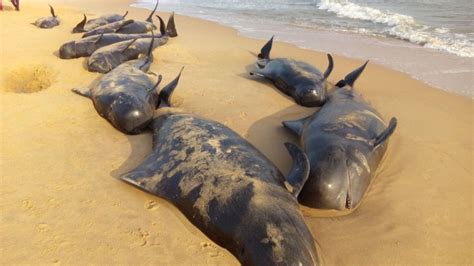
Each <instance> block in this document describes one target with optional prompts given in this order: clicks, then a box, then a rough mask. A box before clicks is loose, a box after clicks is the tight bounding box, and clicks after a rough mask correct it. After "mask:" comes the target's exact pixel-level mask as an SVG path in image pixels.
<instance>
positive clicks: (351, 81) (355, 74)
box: [336, 61, 369, 88]
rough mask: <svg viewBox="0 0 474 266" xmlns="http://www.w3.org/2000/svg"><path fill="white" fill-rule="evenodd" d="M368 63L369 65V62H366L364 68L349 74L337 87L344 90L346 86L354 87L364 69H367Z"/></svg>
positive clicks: (361, 67)
mask: <svg viewBox="0 0 474 266" xmlns="http://www.w3.org/2000/svg"><path fill="white" fill-rule="evenodd" d="M368 63H369V61H366V62H365V63H364V64H363V65H362V66H360V67H359V68H357V69H356V70H354V71H352V72H351V73H349V74H347V76H345V77H344V79H343V80H340V81H339V82H338V83H337V84H336V87H339V88H342V87H344V86H346V85H349V86H351V87H354V83H355V82H356V81H357V79H358V78H359V76H360V74H362V72H364V69H365V67H366V66H367V64H368Z"/></svg>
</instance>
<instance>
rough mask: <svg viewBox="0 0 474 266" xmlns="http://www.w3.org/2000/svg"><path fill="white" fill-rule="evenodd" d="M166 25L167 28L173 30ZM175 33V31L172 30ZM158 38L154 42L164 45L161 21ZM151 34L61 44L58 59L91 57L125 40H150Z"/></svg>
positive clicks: (103, 36) (111, 35)
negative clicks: (108, 46)
mask: <svg viewBox="0 0 474 266" xmlns="http://www.w3.org/2000/svg"><path fill="white" fill-rule="evenodd" d="M173 27H174V23H173V25H172V26H170V25H168V26H167V28H173ZM174 31H175V32H176V30H174ZM160 32H161V35H160V36H156V37H155V38H156V39H160V40H155V41H156V42H158V43H160V45H163V44H165V43H166V42H167V41H168V36H169V34H167V32H169V31H167V30H166V29H165V26H164V25H163V21H162V20H160ZM151 36H152V35H151V33H142V34H119V33H105V34H104V33H103V34H101V35H94V36H90V37H87V38H82V39H79V40H77V41H71V42H68V43H65V44H63V45H62V46H61V47H60V48H59V57H60V58H62V59H71V58H78V57H87V56H91V55H92V54H93V53H94V52H95V51H96V50H98V49H99V48H102V47H105V46H107V45H110V44H114V43H118V42H123V41H127V40H133V39H140V38H151Z"/></svg>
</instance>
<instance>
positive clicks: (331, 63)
mask: <svg viewBox="0 0 474 266" xmlns="http://www.w3.org/2000/svg"><path fill="white" fill-rule="evenodd" d="M328 62H329V64H328V68H327V69H326V71H324V79H327V78H328V77H329V75H331V72H332V70H333V69H334V60H333V58H332V56H331V54H328Z"/></svg>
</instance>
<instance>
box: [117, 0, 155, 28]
mask: <svg viewBox="0 0 474 266" xmlns="http://www.w3.org/2000/svg"><path fill="white" fill-rule="evenodd" d="M158 2H159V1H156V4H155V8H154V9H153V10H152V11H151V13H150V15H149V16H148V18H147V19H146V20H145V21H141V20H134V21H133V23H130V24H128V25H125V26H124V27H122V28H120V29H118V30H117V33H125V34H134V33H135V34H137V33H147V32H150V31H152V30H155V29H156V26H155V24H153V15H154V14H155V12H156V9H157V8H158Z"/></svg>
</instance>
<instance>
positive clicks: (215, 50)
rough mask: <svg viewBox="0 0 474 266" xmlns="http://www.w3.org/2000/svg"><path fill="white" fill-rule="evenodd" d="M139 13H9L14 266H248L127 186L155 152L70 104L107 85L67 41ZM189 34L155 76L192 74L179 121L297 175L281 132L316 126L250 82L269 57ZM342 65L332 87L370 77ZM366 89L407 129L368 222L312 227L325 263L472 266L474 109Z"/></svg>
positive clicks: (7, 190) (144, 139) (9, 202)
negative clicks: (41, 20) (250, 70)
mask: <svg viewBox="0 0 474 266" xmlns="http://www.w3.org/2000/svg"><path fill="white" fill-rule="evenodd" d="M3 2H4V5H7V4H6V3H5V2H6V1H3ZM128 2H130V1H125V0H123V1H91V0H87V1H78V0H76V1H72V0H71V1H67V0H63V1H56V2H55V7H56V13H57V14H58V15H59V17H60V18H61V21H62V24H61V25H60V26H59V27H56V28H54V29H51V30H42V29H38V28H36V27H34V26H33V25H30V24H29V23H30V22H33V21H34V20H35V19H36V18H38V17H40V16H47V15H49V10H48V7H47V3H48V1H45V0H34V1H29V2H26V1H24V2H22V11H21V12H19V13H18V12H14V11H9V10H7V11H4V12H0V45H1V46H0V64H1V69H0V78H1V81H0V97H1V110H0V119H1V121H0V123H1V124H0V125H1V126H0V132H1V133H0V134H1V146H0V148H1V161H0V170H1V184H0V195H1V199H0V211H1V223H0V243H1V244H0V245H1V246H0V262H1V263H8V264H13V263H15V264H17V263H63V264H73V263H74V264H83V263H126V264H158V263H161V264H164V263H173V264H178V263H180V264H233V265H235V264H238V262H237V260H236V259H235V258H234V257H233V256H232V255H231V254H230V253H229V252H227V251H226V250H224V249H222V248H220V247H218V246H216V245H215V244H213V243H211V241H209V240H208V239H207V238H206V237H205V236H204V235H203V234H202V233H201V232H200V231H198V230H197V229H196V228H195V227H194V226H192V224H191V223H189V222H188V221H187V220H186V219H185V218H184V216H183V215H182V214H180V212H179V211H178V210H177V209H176V208H174V207H173V206H172V205H170V204H168V203H166V202H165V201H163V200H161V199H159V198H157V197H154V196H152V195H149V194H146V193H144V192H142V191H139V190H137V189H135V188H133V187H131V186H129V185H127V184H125V183H123V182H120V181H119V180H117V179H116V178H114V177H117V176H118V175H119V174H121V173H123V172H125V171H127V170H130V169H132V168H133V167H134V166H136V165H137V164H139V162H140V161H141V160H142V159H143V158H144V157H145V156H146V155H147V153H148V152H149V151H150V145H151V136H150V135H149V134H143V135H139V136H125V135H123V134H121V133H120V132H118V131H117V130H115V129H114V128H112V126H110V125H109V124H108V123H107V122H106V121H105V120H104V119H102V118H101V117H99V116H98V115H97V113H96V111H95V110H94V108H93V106H92V104H91V102H90V101H89V100H87V99H85V98H81V97H79V96H77V95H75V94H73V93H71V92H70V89H71V88H73V87H86V86H88V85H89V84H90V83H91V82H92V81H93V80H94V79H96V78H98V77H100V75H98V74H94V73H89V72H87V71H86V70H85V69H84V66H83V65H84V62H85V61H84V59H75V60H60V59H59V58H58V57H57V49H58V48H59V46H60V45H61V44H62V43H64V42H66V41H69V40H72V39H75V38H79V35H72V34H71V33H70V30H71V29H72V28H73V26H74V25H75V24H76V23H77V22H79V21H80V20H81V11H82V10H84V11H86V13H87V14H88V15H90V16H91V17H92V16H94V15H99V14H102V13H110V12H119V13H122V12H123V11H124V10H125V9H129V10H130V11H131V13H130V17H133V18H142V19H143V18H145V17H146V13H148V11H143V10H138V9H133V8H129V7H128V4H129V3H128ZM112 3H114V4H112ZM6 9H8V7H7V8H6ZM163 15H164V17H167V14H163ZM176 21H177V26H178V31H179V33H180V36H179V37H178V38H176V39H172V40H171V41H170V42H169V43H168V44H167V45H166V46H164V47H161V48H158V49H157V50H155V59H156V60H155V63H154V64H153V66H152V71H154V72H156V73H161V74H163V76H164V82H167V81H169V80H171V79H172V78H173V77H174V76H175V75H176V74H177V72H178V71H179V69H180V68H181V66H183V65H184V66H186V69H185V71H184V73H183V77H182V79H181V83H180V85H179V88H178V89H177V91H176V94H175V95H176V97H175V98H178V99H182V100H183V101H182V103H181V105H180V107H181V108H183V109H185V110H187V111H189V112H192V113H196V114H199V115H201V116H204V117H207V118H210V119H214V120H217V121H220V122H223V123H225V124H226V125H228V126H230V127H231V128H232V129H234V130H235V131H237V132H238V133H240V134H241V135H243V136H245V137H246V138H247V139H248V140H249V141H250V142H252V143H253V144H255V146H256V147H257V148H259V149H260V150H262V151H263V152H264V153H265V154H266V155H267V156H268V157H269V158H270V159H271V160H272V161H273V162H274V163H275V164H276V165H277V166H278V167H279V168H280V169H281V170H282V171H283V172H287V171H288V169H289V166H290V160H289V156H288V155H287V153H286V151H285V149H284V147H283V144H282V143H283V142H285V141H288V140H290V141H294V142H296V139H295V138H294V137H293V136H292V135H291V134H289V133H288V132H286V131H285V130H284V129H282V127H281V126H280V122H281V121H282V120H287V119H295V118H300V117H304V116H305V115H307V114H310V113H311V112H313V110H312V109H308V108H302V107H299V106H296V105H295V104H294V103H293V101H292V100H291V99H289V98H287V97H285V96H283V95H282V94H281V93H279V92H278V91H276V90H275V89H274V88H273V87H272V86H271V85H270V84H268V83H260V82H256V81H254V80H251V79H249V77H248V75H247V74H246V73H247V72H246V66H248V65H251V64H252V63H253V62H254V60H255V57H254V55H252V52H256V51H258V50H259V48H260V47H261V45H262V44H263V42H264V41H259V40H251V39H247V38H242V37H239V36H238V34H237V33H236V31H234V30H232V29H229V28H226V27H222V26H219V25H217V24H215V23H211V22H206V21H202V20H198V19H193V18H188V17H183V16H177V18H176ZM273 55H274V56H286V57H292V58H296V59H303V60H306V61H308V62H310V63H313V64H314V65H316V66H319V67H320V68H323V69H324V68H325V66H326V56H325V55H324V54H321V53H315V52H311V51H307V50H302V49H298V48H296V47H294V46H291V45H287V44H282V43H276V44H275V46H274V50H273ZM427 63H429V62H427ZM335 64H336V67H335V71H334V72H333V74H332V75H331V77H330V81H331V82H336V81H337V80H338V79H340V78H341V77H343V75H344V74H346V73H348V72H349V71H351V70H352V69H354V68H355V67H356V66H358V65H360V64H361V62H360V61H357V60H351V59H348V58H342V57H338V56H335ZM48 84H50V87H49V88H47V89H45V90H42V91H40V92H36V93H15V92H12V91H11V90H12V89H14V88H18V87H22V88H25V87H27V88H38V87H39V86H45V87H46V86H48ZM356 87H357V90H358V91H360V92H361V93H363V94H364V96H365V97H366V98H367V99H368V100H370V102H371V103H372V104H373V105H374V106H375V107H376V108H378V110H380V112H381V113H382V114H384V115H385V117H386V118H387V119H389V118H390V117H391V116H396V117H397V118H398V120H399V127H398V129H397V131H396V133H395V134H394V136H393V137H392V139H391V143H390V147H389V151H388V154H387V157H386V159H385V161H384V163H383V164H382V165H381V167H380V169H379V171H378V172H379V173H378V176H377V178H376V180H375V182H374V184H373V186H372V187H371V189H370V191H369V192H368V194H367V195H366V199H365V200H364V201H363V203H362V206H361V207H360V208H359V209H358V210H357V211H355V212H354V213H353V214H351V215H349V216H344V217H338V218H318V217H316V216H317V215H316V214H315V213H308V212H305V213H306V214H307V216H306V222H307V223H308V225H309V227H310V229H311V230H312V232H313V235H314V238H315V239H316V241H317V242H318V244H319V246H320V248H321V250H322V255H323V257H324V259H325V262H326V263H327V264H329V265H347V264H359V265H369V264H371V265H380V264H413V265H420V264H424V265H433V264H447V263H454V264H472V263H473V253H472V250H473V244H472V236H473V196H472V195H473V183H472V179H473V173H472V166H473V159H472V151H473V149H472V141H473V133H472V123H473V102H472V100H470V99H468V98H463V97H460V96H456V95H452V94H448V93H445V92H442V91H439V90H435V89H433V88H431V87H429V86H427V85H425V84H423V83H420V82H419V81H416V80H413V79H412V78H410V77H408V76H407V75H405V74H401V73H398V72H395V71H392V70H389V69H386V68H383V67H380V66H377V65H373V64H372V65H369V67H368V68H367V69H366V71H365V73H364V74H363V76H362V77H361V78H360V80H359V81H358V83H357V85H356Z"/></svg>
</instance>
